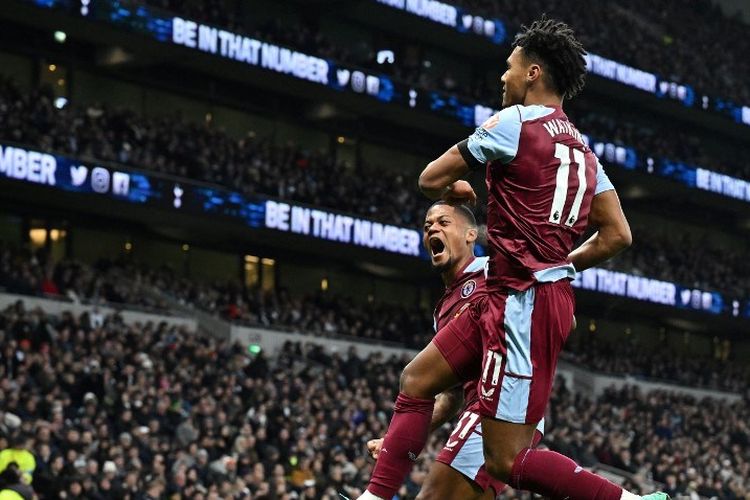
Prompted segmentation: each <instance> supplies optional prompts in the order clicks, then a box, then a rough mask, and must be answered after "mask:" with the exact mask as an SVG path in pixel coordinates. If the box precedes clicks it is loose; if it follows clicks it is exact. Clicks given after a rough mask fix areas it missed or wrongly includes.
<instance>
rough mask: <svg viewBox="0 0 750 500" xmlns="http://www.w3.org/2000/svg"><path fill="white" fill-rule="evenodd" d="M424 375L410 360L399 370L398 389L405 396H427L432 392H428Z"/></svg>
mask: <svg viewBox="0 0 750 500" xmlns="http://www.w3.org/2000/svg"><path fill="white" fill-rule="evenodd" d="M425 382H426V380H425V376H424V375H423V374H422V373H421V371H420V369H419V367H418V366H416V365H415V364H414V362H413V361H412V362H411V363H409V364H408V365H406V367H405V368H404V370H403V371H402V372H401V380H400V381H399V390H400V391H401V392H402V393H404V394H406V395H407V396H411V397H415V398H428V397H431V396H433V394H428V392H429V391H428V388H427V387H426V383H425Z"/></svg>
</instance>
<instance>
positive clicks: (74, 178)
mask: <svg viewBox="0 0 750 500" xmlns="http://www.w3.org/2000/svg"><path fill="white" fill-rule="evenodd" d="M88 173H89V169H88V168H86V167H85V166H84V165H79V166H77V167H76V166H75V165H71V166H70V180H71V182H72V183H73V185H74V186H82V185H83V183H84V182H86V176H87V175H88Z"/></svg>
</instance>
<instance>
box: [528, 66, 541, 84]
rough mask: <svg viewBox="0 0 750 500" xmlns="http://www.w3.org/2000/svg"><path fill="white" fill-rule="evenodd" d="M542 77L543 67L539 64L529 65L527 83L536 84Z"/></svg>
mask: <svg viewBox="0 0 750 500" xmlns="http://www.w3.org/2000/svg"><path fill="white" fill-rule="evenodd" d="M541 77H542V66H541V65H540V64H538V63H531V64H529V67H528V69H527V70H526V81H527V82H528V83H534V82H535V81H537V80H539V79H540V78H541Z"/></svg>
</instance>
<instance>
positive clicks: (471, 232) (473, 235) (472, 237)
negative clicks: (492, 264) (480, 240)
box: [466, 227, 479, 243]
mask: <svg viewBox="0 0 750 500" xmlns="http://www.w3.org/2000/svg"><path fill="white" fill-rule="evenodd" d="M477 236H479V231H477V228H475V227H470V228H469V229H467V230H466V242H467V243H474V242H475V241H477Z"/></svg>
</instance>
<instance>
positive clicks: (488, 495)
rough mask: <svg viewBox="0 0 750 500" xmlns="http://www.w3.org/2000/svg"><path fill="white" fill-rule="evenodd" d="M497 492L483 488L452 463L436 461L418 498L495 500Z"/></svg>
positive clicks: (434, 499) (421, 499) (431, 499)
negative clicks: (451, 464) (452, 465)
mask: <svg viewBox="0 0 750 500" xmlns="http://www.w3.org/2000/svg"><path fill="white" fill-rule="evenodd" d="M480 453H481V450H480ZM497 493H498V492H497V491H495V490H494V489H493V488H492V487H488V488H487V489H482V488H481V487H480V486H479V485H478V484H477V483H476V482H474V481H472V480H471V479H469V478H468V477H466V476H465V475H463V474H461V473H460V472H458V471H457V470H456V469H454V468H452V467H451V466H450V465H446V464H444V463H442V462H435V463H433V464H432V466H431V467H430V472H429V474H428V475H427V479H425V482H424V485H423V486H422V490H421V491H420V492H419V495H417V500H494V498H495V496H496V495H497Z"/></svg>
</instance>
